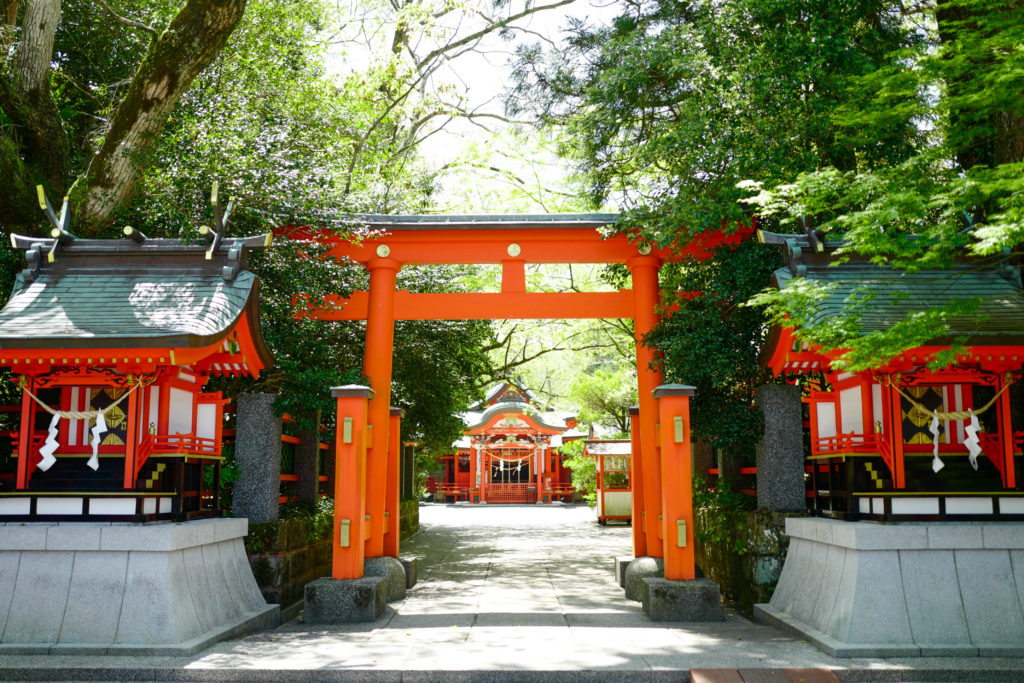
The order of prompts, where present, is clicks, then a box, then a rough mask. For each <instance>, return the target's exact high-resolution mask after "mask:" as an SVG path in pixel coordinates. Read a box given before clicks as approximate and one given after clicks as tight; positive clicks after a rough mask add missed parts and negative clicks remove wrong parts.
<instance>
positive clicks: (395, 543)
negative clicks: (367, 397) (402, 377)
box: [384, 408, 404, 557]
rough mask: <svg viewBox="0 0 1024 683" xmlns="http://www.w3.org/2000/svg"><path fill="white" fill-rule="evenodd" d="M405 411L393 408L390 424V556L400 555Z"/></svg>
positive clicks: (386, 545)
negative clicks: (402, 425) (402, 421)
mask: <svg viewBox="0 0 1024 683" xmlns="http://www.w3.org/2000/svg"><path fill="white" fill-rule="evenodd" d="M403 415H404V413H403V412H402V409H401V408H392V409H391V415H390V422H389V424H388V475H387V490H386V491H385V494H384V496H385V497H384V515H385V517H386V518H387V524H386V525H385V526H386V527H387V529H386V531H385V532H384V554H385V555H387V556H388V557H398V548H399V544H400V540H401V535H402V532H401V524H400V520H399V518H398V516H399V503H400V501H401V499H402V496H401V493H402V491H401V489H402V478H401V475H402V473H401V471H400V467H401V459H402V439H401V420H402V416H403Z"/></svg>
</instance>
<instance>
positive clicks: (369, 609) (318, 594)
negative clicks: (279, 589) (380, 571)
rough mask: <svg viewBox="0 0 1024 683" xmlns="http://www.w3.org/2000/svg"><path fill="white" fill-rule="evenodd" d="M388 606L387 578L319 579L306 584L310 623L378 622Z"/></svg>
mask: <svg viewBox="0 0 1024 683" xmlns="http://www.w3.org/2000/svg"><path fill="white" fill-rule="evenodd" d="M386 605H387V578H386V577H383V576H364V577H363V578H361V579H331V578H324V579H317V580H316V581H313V582H311V583H307V584H306V599H305V611H304V615H305V622H306V623H307V624H350V623H359V622H368V621H376V620H377V619H378V618H379V617H380V616H381V615H382V614H384V607H385V606H386Z"/></svg>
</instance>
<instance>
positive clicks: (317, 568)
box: [245, 500, 420, 618]
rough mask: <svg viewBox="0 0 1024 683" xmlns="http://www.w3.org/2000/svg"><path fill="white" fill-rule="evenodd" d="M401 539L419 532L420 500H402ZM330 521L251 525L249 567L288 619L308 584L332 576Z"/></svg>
mask: <svg viewBox="0 0 1024 683" xmlns="http://www.w3.org/2000/svg"><path fill="white" fill-rule="evenodd" d="M399 524H400V529H401V531H400V533H401V538H409V537H410V536H412V535H413V534H415V533H416V532H417V531H419V528H420V504H419V501H418V500H403V501H402V502H401V504H400V509H399ZM332 533H333V532H332V527H331V525H330V524H329V518H326V519H321V521H320V522H319V524H317V525H315V524H314V523H313V521H312V520H310V519H282V520H278V521H276V522H263V523H261V524H250V525H249V537H248V538H247V539H246V541H245V549H246V552H247V553H248V555H249V566H251V567H252V573H253V576H255V577H256V583H257V584H258V585H259V587H260V591H261V592H262V593H263V598H264V599H265V600H266V601H267V602H268V603H272V604H277V605H281V607H282V609H283V610H284V612H285V617H286V618H290V617H291V613H292V612H294V611H295V610H297V609H298V607H299V606H300V605H301V604H302V600H303V591H304V590H305V587H306V584H307V583H311V582H313V581H316V580H317V579H320V578H323V577H325V576H329V575H330V573H331V534H332Z"/></svg>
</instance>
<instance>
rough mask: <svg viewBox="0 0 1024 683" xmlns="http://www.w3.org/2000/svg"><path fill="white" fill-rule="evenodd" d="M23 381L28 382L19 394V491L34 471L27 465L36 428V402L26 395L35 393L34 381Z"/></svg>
mask: <svg viewBox="0 0 1024 683" xmlns="http://www.w3.org/2000/svg"><path fill="white" fill-rule="evenodd" d="M25 381H26V382H28V385H27V386H26V387H25V389H23V390H22V392H21V424H20V425H19V426H18V481H17V488H19V489H27V488H28V482H29V480H31V479H32V470H33V469H35V463H34V462H33V463H29V459H30V458H32V456H34V455H35V454H34V453H33V452H32V439H33V432H34V431H35V426H36V402H35V401H33V400H32V397H31V396H29V395H28V392H30V391H32V392H35V388H36V380H35V378H34V377H25ZM33 459H34V458H33Z"/></svg>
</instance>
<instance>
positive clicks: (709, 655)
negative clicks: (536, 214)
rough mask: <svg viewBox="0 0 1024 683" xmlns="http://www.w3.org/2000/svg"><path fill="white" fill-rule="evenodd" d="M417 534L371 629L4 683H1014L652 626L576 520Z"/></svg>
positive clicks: (109, 661) (246, 641)
mask: <svg viewBox="0 0 1024 683" xmlns="http://www.w3.org/2000/svg"><path fill="white" fill-rule="evenodd" d="M421 521H422V524H423V531H422V532H421V533H420V534H419V535H417V536H416V537H415V538H414V539H412V540H411V541H409V542H407V543H405V544H403V555H416V556H418V557H420V559H421V564H420V577H419V578H420V582H419V583H418V584H417V585H416V586H415V587H414V588H413V589H412V590H410V591H409V594H408V596H407V597H406V599H405V600H403V601H400V602H396V603H392V604H391V605H390V606H389V607H388V610H387V612H386V614H385V615H384V616H383V617H382V618H381V619H379V620H378V621H377V622H375V623H372V624H357V625H336V626H312V625H306V624H304V623H302V622H301V620H294V621H292V622H289V623H288V624H285V625H283V626H281V627H280V628H278V629H275V630H273V631H268V632H264V633H258V634H253V635H249V636H246V637H243V638H240V639H238V640H232V641H226V642H223V643H221V644H219V645H217V646H215V647H213V648H210V649H209V650H206V651H204V652H201V653H199V654H197V655H194V656H192V657H149V658H147V657H132V658H127V657H109V656H102V657H86V656H77V657H44V656H13V655H8V656H2V657H0V680H54V681H56V680H63V681H77V680H94V681H95V680H188V681H232V680H251V681H404V682H411V681H444V682H446V683H458V682H460V681H553V682H554V681H559V682H561V681H627V680H628V681H686V680H690V671H691V669H700V670H705V671H711V670H731V672H732V674H731V675H738V676H740V678H739V679H736V678H732V679H730V678H722V679H720V680H743V681H756V680H765V681H768V680H784V679H781V678H779V677H778V676H779V675H788V674H786V673H785V671H784V670H807V669H818V670H822V669H826V670H831V671H832V672H833V673H834V674H835V676H837V677H838V678H839V679H840V680H847V681H852V680H872V681H896V680H909V681H928V680H946V681H948V680H957V681H966V680H972V681H1013V680H1024V662H1022V661H1020V660H1014V659H995V658H979V657H972V658H959V659H955V658H918V659H904V660H895V659H891V660H858V659H834V658H831V657H828V656H827V655H824V654H823V653H821V652H820V651H818V650H816V649H815V648H813V647H812V646H811V645H809V644H807V643H805V642H803V641H800V640H797V639H795V638H792V637H790V636H788V635H785V634H783V633H781V632H779V631H776V630H774V629H772V628H770V627H766V626H760V625H756V624H753V623H751V622H749V621H747V620H746V619H744V618H742V617H740V616H738V615H736V614H734V613H728V615H727V617H726V618H725V619H724V620H723V621H721V622H716V623H710V624H709V623H700V624H697V623H694V624H664V623H662V624H653V623H651V622H650V621H648V619H647V617H646V616H644V614H643V612H642V610H641V609H640V606H639V604H638V603H635V602H631V601H627V600H626V599H625V597H624V596H623V591H622V589H621V588H620V587H619V586H618V585H617V584H616V583H615V579H614V575H613V562H612V558H613V557H615V556H617V555H628V554H629V550H630V530H629V528H628V527H624V526H619V527H616V526H608V527H601V526H598V525H597V524H596V522H595V521H594V516H593V512H592V511H591V510H589V509H588V508H585V507H570V506H566V507H562V506H500V507H499V506H465V505H453V506H443V505H428V506H424V507H423V508H422V509H421ZM694 673H695V676H694V680H697V679H698V678H699V676H700V672H694ZM719 673H720V672H719ZM719 673H715V674H714V675H715V676H719ZM708 675H711V674H708ZM721 675H724V676H728V675H730V674H728V673H725V674H721ZM797 675H798V674H797ZM705 680H707V679H705ZM712 680H718V679H712ZM807 680H808V681H810V680H817V679H810V678H808V679H807Z"/></svg>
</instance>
